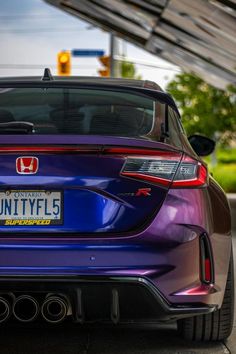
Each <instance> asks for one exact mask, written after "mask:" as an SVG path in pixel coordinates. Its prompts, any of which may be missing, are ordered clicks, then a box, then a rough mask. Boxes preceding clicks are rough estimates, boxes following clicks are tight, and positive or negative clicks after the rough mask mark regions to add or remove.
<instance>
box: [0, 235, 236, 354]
mask: <svg viewBox="0 0 236 354" xmlns="http://www.w3.org/2000/svg"><path fill="white" fill-rule="evenodd" d="M233 242H234V254H235V257H236V233H235V234H234V238H233ZM235 265H236V262H235ZM235 274H236V267H235ZM235 319H236V316H235ZM0 353H1V354H48V353H50V354H108V353H109V354H154V353H155V354H157V353H161V354H168V353H172V354H173V353H175V354H182V353H183V354H194V353H201V354H204V353H208V354H213V353H214V354H218V353H222V354H227V353H232V354H233V353H235V354H236V321H235V327H234V331H233V334H232V335H231V337H230V338H229V339H228V340H227V341H226V343H215V344H210V345H209V344H199V343H188V342H185V341H184V340H182V339H180V338H179V337H178V334H177V331H176V328H175V326H166V327H163V326H161V327H159V328H155V329H149V330H143V329H127V328H126V329H109V328H98V327H96V328H92V329H91V328H82V327H79V326H78V325H77V326H74V325H73V326H71V325H70V326H61V327H56V328H51V327H43V328H40V327H35V328H31V327H28V328H20V327H19V328H18V327H14V328H11V329H10V328H5V329H2V330H1V332H0Z"/></svg>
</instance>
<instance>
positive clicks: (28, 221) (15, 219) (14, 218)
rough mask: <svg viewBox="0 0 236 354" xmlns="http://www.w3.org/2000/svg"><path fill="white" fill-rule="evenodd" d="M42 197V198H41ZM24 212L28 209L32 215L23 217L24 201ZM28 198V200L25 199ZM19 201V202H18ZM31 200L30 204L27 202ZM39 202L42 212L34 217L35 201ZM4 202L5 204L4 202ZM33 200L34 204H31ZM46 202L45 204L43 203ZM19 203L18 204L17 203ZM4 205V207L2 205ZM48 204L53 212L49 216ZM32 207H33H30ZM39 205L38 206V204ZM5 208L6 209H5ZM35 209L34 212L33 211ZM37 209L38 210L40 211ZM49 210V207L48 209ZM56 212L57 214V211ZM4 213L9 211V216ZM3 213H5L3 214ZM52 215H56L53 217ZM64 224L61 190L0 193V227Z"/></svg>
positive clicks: (8, 191)
mask: <svg viewBox="0 0 236 354" xmlns="http://www.w3.org/2000/svg"><path fill="white" fill-rule="evenodd" d="M42 197H44V198H42ZM25 198H26V201H25V202H24V203H25V204H24V205H25V206H24V208H25V209H24V210H25V212H26V209H27V208H30V213H31V214H33V215H28V214H27V215H23V214H25V212H24V213H23V204H22V203H23V202H22V199H25ZM27 198H28V199H27ZM13 199H15V200H18V202H15V201H13ZM20 199H21V200H20ZM29 199H30V200H31V203H30V202H29ZM39 199H40V200H41V201H42V202H41V208H42V205H44V212H42V213H41V210H40V215H37V216H36V215H35V216H34V211H37V212H38V210H37V203H39V202H37V200H39ZM4 200H5V202H4ZM6 200H8V201H9V200H11V201H12V202H8V203H7V202H6ZM33 200H35V202H33ZM45 200H47V202H46V201H45ZM19 201H20V202H19ZM4 203H5V205H4ZM35 203H36V204H35ZM48 203H49V204H50V203H51V204H52V206H53V210H51V212H50V215H49V210H48V209H47V206H48ZM9 205H10V206H9ZM32 205H33V207H32ZM39 205H40V204H39ZM6 206H7V207H8V209H6ZM34 208H36V210H35V209H34ZM41 208H39V209H41ZM19 209H22V213H20V215H19ZM49 209H50V207H49ZM57 210H58V214H57V212H56V211H57ZM6 211H10V214H14V215H6ZM4 212H5V213H4ZM53 213H55V214H57V215H54V214H53ZM63 223H64V194H63V191H61V190H45V189H43V190H40V189H32V190H23V189H14V190H7V191H0V226H8V227H9V226H10V227H12V226H27V227H28V226H31V227H32V226H44V227H45V226H50V225H63Z"/></svg>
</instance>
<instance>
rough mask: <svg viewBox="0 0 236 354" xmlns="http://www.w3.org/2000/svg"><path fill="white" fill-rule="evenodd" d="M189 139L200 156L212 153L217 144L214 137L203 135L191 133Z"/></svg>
mask: <svg viewBox="0 0 236 354" xmlns="http://www.w3.org/2000/svg"><path fill="white" fill-rule="evenodd" d="M188 141H189V142H190V145H191V146H192V148H193V150H194V151H195V152H196V153H197V154H198V155H199V156H207V155H210V154H211V153H212V152H213V151H214V149H215V145H216V144H215V142H214V141H213V140H212V139H209V138H207V137H205V136H202V135H191V136H189V138H188Z"/></svg>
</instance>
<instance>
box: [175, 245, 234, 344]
mask: <svg viewBox="0 0 236 354" xmlns="http://www.w3.org/2000/svg"><path fill="white" fill-rule="evenodd" d="M233 320H234V262H233V252H232V251H231V256H230V262H229V270H228V277H227V283H226V288H225V294H224V299H223V303H222V307H221V308H220V309H219V310H217V311H215V312H212V313H210V314H208V315H200V316H195V317H188V318H184V319H181V320H179V321H178V322H177V325H178V331H179V333H180V335H181V336H182V337H183V338H185V339H187V340H192V341H202V342H206V341H219V340H224V339H226V338H228V337H229V336H230V334H231V332H232V329H233Z"/></svg>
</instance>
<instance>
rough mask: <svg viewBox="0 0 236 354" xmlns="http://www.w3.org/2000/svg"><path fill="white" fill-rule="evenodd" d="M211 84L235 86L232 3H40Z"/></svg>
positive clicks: (165, 0)
mask: <svg viewBox="0 0 236 354" xmlns="http://www.w3.org/2000/svg"><path fill="white" fill-rule="evenodd" d="M45 1H46V2H47V3H50V4H51V5H54V6H56V7H59V8H61V9H62V10H64V11H67V12H69V13H70V14H72V15H75V16H76V17H80V18H82V19H84V20H86V21H88V22H91V23H92V24H95V25H97V26H99V27H101V28H103V29H105V30H107V31H112V32H113V33H115V34H116V35H117V36H120V37H122V38H124V39H125V40H127V41H129V42H132V43H135V44H136V45H138V46H140V47H142V48H143V49H146V50H147V51H149V52H150V53H153V54H156V55H157V56H158V57H160V58H163V59H165V60H167V61H169V62H171V63H174V64H176V65H178V66H180V67H181V68H182V69H183V70H184V71H188V72H194V73H196V74H197V75H198V76H200V77H202V78H203V79H204V80H205V81H207V82H208V83H210V84H212V85H213V86H216V87H219V88H222V89H224V88H225V87H226V86H227V85H229V84H233V85H235V84H236V59H235V58H236V0H197V1H190V0H45Z"/></svg>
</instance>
